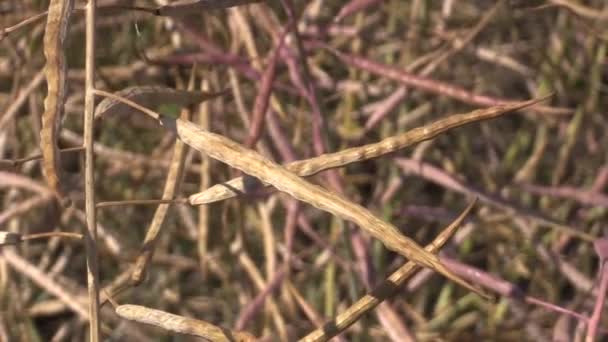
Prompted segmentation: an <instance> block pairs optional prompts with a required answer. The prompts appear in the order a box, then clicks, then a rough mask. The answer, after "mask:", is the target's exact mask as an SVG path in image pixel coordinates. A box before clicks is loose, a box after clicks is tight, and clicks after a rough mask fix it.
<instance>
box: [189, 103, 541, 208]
mask: <svg viewBox="0 0 608 342" xmlns="http://www.w3.org/2000/svg"><path fill="white" fill-rule="evenodd" d="M545 99H546V97H543V98H540V99H535V100H530V101H525V102H520V103H517V104H510V105H503V106H496V107H492V108H487V109H479V110H475V111H472V112H470V113H466V114H456V115H452V116H449V117H447V118H445V119H441V120H438V121H435V122H434V123H431V124H429V125H426V126H422V127H418V128H415V129H412V130H410V131H407V132H405V133H402V134H400V135H396V136H392V137H389V138H386V139H384V140H382V141H380V142H377V143H374V144H369V145H364V146H360V147H353V148H349V149H345V150H342V151H339V152H335V153H328V154H324V155H320V156H318V157H315V158H311V159H307V160H302V161H296V162H293V163H289V164H287V165H285V168H286V169H287V170H289V171H292V172H294V173H297V174H298V175H300V176H302V177H307V176H312V175H314V174H316V173H319V172H321V171H324V170H328V169H332V168H337V167H341V166H345V165H348V164H351V163H355V162H360V161H364V160H368V159H372V158H377V157H380V156H383V155H386V154H389V153H393V152H395V151H398V150H400V149H403V148H405V147H408V146H411V145H413V144H416V143H419V142H421V141H425V140H429V139H432V138H435V137H436V136H438V135H440V134H442V133H444V132H446V131H448V130H451V129H454V128H457V127H461V126H464V125H466V124H469V123H473V122H478V121H483V120H488V119H492V118H495V117H498V116H500V115H503V114H506V113H509V112H512V111H516V110H519V109H522V108H525V107H528V106H532V105H534V104H536V103H538V102H540V101H543V100H545ZM257 184H258V183H257V181H255V180H253V179H251V178H247V177H239V178H235V179H232V180H230V181H228V182H224V183H221V184H217V185H214V186H212V187H211V188H209V189H207V190H205V191H203V192H200V193H197V194H193V195H191V196H190V197H189V200H190V203H191V204H192V205H200V204H205V203H212V202H217V201H221V200H224V199H228V198H232V197H235V196H238V195H240V194H246V193H250V192H254V191H255V189H257V188H258V186H256V185H257Z"/></svg>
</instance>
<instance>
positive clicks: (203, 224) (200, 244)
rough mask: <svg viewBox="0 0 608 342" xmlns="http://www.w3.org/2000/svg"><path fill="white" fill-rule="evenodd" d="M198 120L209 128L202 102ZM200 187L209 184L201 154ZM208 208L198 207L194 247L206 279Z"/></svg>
mask: <svg viewBox="0 0 608 342" xmlns="http://www.w3.org/2000/svg"><path fill="white" fill-rule="evenodd" d="M200 88H201V90H202V91H205V90H207V89H208V88H209V81H207V80H202V81H201V85H200ZM198 109H199V110H198V120H199V124H200V125H201V127H202V128H203V129H209V128H210V124H209V123H210V121H211V117H210V116H211V112H210V111H209V102H204V103H202V104H200V105H199V108H198ZM199 177H200V187H199V189H201V190H202V189H206V188H208V187H209V184H211V163H210V158H209V157H207V156H206V155H204V154H201V165H200V172H199ZM209 218H210V215H209V207H208V206H206V205H201V206H199V207H198V237H197V241H196V247H197V251H198V256H199V265H200V268H201V273H202V276H203V277H205V278H206V277H207V275H208V268H209V265H208V264H209V261H208V260H207V256H208V255H207V254H208V251H207V241H208V239H209V221H210V220H209Z"/></svg>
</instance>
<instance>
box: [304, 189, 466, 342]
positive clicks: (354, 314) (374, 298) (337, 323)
mask: <svg viewBox="0 0 608 342" xmlns="http://www.w3.org/2000/svg"><path fill="white" fill-rule="evenodd" d="M476 202H477V200H473V201H471V203H470V204H469V205H468V206H467V208H466V209H465V210H464V211H463V212H462V213H461V214H460V215H459V216H458V217H457V218H456V219H455V220H454V222H452V223H451V224H450V225H448V226H447V227H446V228H445V229H444V230H443V231H442V232H441V234H439V235H438V236H437V237H436V238H435V240H433V242H432V243H431V244H429V245H427V246H426V247H425V249H426V250H427V251H428V252H430V253H436V252H437V251H439V250H440V249H441V247H443V245H445V243H446V242H447V241H448V239H449V238H450V237H451V236H452V235H454V233H455V232H456V230H457V228H458V227H459V226H460V225H461V224H462V222H463V221H464V219H465V218H466V216H467V215H468V214H469V213H470V212H471V210H472V209H473V207H474V206H475V203H476ZM417 269H418V267H417V265H416V264H415V263H413V262H411V261H409V262H407V263H406V264H405V265H403V266H401V267H400V268H399V269H398V270H397V271H395V272H393V273H392V274H391V275H390V276H389V277H388V278H387V279H386V280H385V281H383V282H382V283H381V284H380V285H378V286H377V287H376V288H374V290H373V291H372V292H371V293H370V294H367V295H365V296H363V297H362V298H361V299H359V300H358V301H357V302H356V303H355V304H353V305H351V306H350V307H349V308H348V309H346V311H344V312H343V313H341V314H339V315H338V316H337V317H336V318H334V319H333V320H332V321H330V322H328V323H326V324H325V325H324V326H323V328H321V329H317V330H315V331H313V332H311V333H310V334H308V335H306V336H305V337H304V338H302V339H300V342H320V341H328V340H329V339H331V338H332V337H334V336H336V335H338V334H339V333H341V332H342V331H344V330H346V329H347V328H348V327H349V326H351V325H352V324H353V323H355V322H356V321H358V320H359V318H361V316H363V315H364V314H365V313H367V312H369V311H371V310H373V309H374V308H375V307H376V306H377V305H378V304H380V303H381V302H382V301H384V300H385V299H387V298H390V297H392V296H393V295H394V294H395V293H396V292H397V290H398V289H399V287H400V286H401V285H402V284H404V283H405V281H406V280H407V279H408V278H409V277H411V276H412V275H413V274H414V273H415V272H416V270H417Z"/></svg>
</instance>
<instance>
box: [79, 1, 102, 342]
mask: <svg viewBox="0 0 608 342" xmlns="http://www.w3.org/2000/svg"><path fill="white" fill-rule="evenodd" d="M96 9H97V0H89V1H88V3H87V7H86V44H85V46H86V53H85V76H86V77H85V99H84V133H83V139H84V148H85V166H84V167H85V176H84V197H85V213H86V223H87V229H86V230H85V232H84V233H85V234H84V236H85V247H86V257H87V285H88V296H89V317H90V326H89V339H90V341H91V342H97V341H99V327H100V324H101V323H100V321H99V266H98V256H97V217H96V212H95V210H96V209H95V160H94V157H95V155H94V153H95V152H94V151H93V144H94V141H93V139H94V137H93V134H94V131H93V126H94V122H95V121H94V115H95V95H94V93H93V91H94V89H95V39H96V38H95V20H96V18H95V16H96V13H95V11H96Z"/></svg>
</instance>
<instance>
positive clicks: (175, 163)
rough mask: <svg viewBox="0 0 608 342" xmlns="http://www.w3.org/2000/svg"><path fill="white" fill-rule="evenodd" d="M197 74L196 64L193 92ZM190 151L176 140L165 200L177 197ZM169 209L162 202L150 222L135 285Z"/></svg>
mask: <svg viewBox="0 0 608 342" xmlns="http://www.w3.org/2000/svg"><path fill="white" fill-rule="evenodd" d="M195 75H196V66H195V67H193V68H192V73H191V75H190V83H189V84H188V91H190V92H191V93H192V89H193V88H194V77H195ZM191 116H192V112H191V111H190V110H189V109H186V108H184V109H182V111H181V115H180V118H181V119H182V120H187V121H189V120H190V119H191ZM187 152H188V146H186V145H185V144H184V143H183V142H181V141H180V140H176V141H175V145H174V146H173V156H172V157H171V166H170V167H169V171H168V172H167V179H166V180H165V188H164V190H163V196H162V199H163V200H172V199H173V198H174V197H175V194H176V193H177V192H178V191H179V185H180V183H181V181H182V177H183V175H184V162H185V159H186V153H187ZM168 210H169V204H161V205H159V206H158V207H157V208H156V211H155V212H154V217H153V218H152V222H151V223H150V227H148V231H147V233H146V237H145V238H144V242H143V245H142V248H141V251H140V254H139V256H138V257H137V260H136V261H135V266H133V273H132V274H131V283H132V285H134V286H137V285H139V284H140V283H141V282H142V281H143V280H144V279H145V276H146V271H147V268H148V265H149V264H150V260H151V259H152V255H153V253H154V248H155V247H156V241H157V240H158V235H159V233H160V229H161V227H162V225H163V223H164V222H165V218H166V217H167V211H168Z"/></svg>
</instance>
